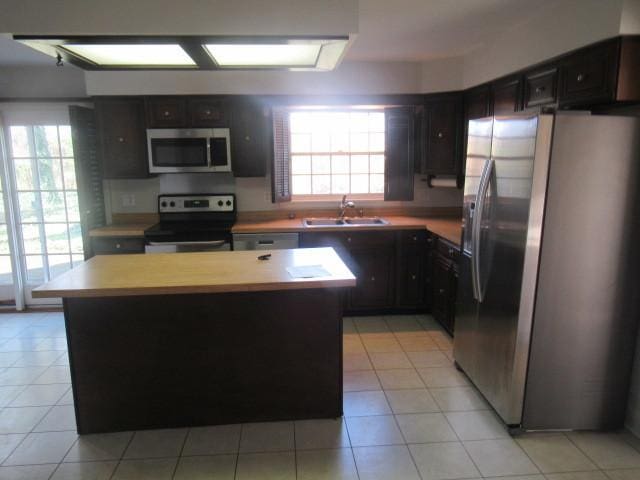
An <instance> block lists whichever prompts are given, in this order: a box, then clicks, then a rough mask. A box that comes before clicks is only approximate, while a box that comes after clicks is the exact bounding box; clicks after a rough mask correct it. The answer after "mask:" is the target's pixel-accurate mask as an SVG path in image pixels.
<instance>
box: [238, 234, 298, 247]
mask: <svg viewBox="0 0 640 480" xmlns="http://www.w3.org/2000/svg"><path fill="white" fill-rule="evenodd" d="M284 248H298V234H297V233H234V234H233V249H234V250H282V249H284Z"/></svg>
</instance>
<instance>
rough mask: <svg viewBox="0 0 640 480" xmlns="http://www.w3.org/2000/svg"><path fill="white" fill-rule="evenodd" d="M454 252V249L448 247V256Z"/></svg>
mask: <svg viewBox="0 0 640 480" xmlns="http://www.w3.org/2000/svg"><path fill="white" fill-rule="evenodd" d="M454 253H455V250H454V249H453V248H450V249H449V255H450V256H453V254H454Z"/></svg>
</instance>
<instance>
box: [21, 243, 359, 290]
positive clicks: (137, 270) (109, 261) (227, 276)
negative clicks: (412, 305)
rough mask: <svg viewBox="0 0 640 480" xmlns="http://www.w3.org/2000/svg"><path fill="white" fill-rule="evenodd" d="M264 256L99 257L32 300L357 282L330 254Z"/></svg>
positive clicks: (295, 251)
mask: <svg viewBox="0 0 640 480" xmlns="http://www.w3.org/2000/svg"><path fill="white" fill-rule="evenodd" d="M260 253H264V252H256V251H243V252H199V253H157V254H135V255H98V256H96V257H93V258H91V259H90V260H88V261H87V262H85V263H83V264H81V265H80V266H78V267H76V268H74V269H73V270H70V271H68V272H66V273H64V274H62V275H60V276H58V277H56V278H55V279H54V280H52V281H50V282H48V283H45V284H44V285H41V286H40V287H38V288H36V289H34V290H33V292H32V294H33V296H34V297H35V298H55V297H114V296H128V295H167V294H185V293H225V292H250V291H253V292H256V291H274V290H298V289H306V288H339V287H353V286H355V284H356V279H355V277H354V275H353V274H352V273H351V271H350V270H349V269H348V268H347V266H346V265H345V264H344V263H343V262H342V260H340V257H338V255H337V254H336V252H335V251H334V250H333V249H332V248H300V249H291V250H274V251H272V252H270V253H271V259H270V260H264V261H263V260H258V258H257V257H258V255H259V254H260ZM302 265H322V266H323V267H324V269H325V270H327V271H328V272H329V274H330V275H329V276H324V277H317V278H293V277H291V275H290V274H289V272H287V270H286V269H287V267H292V266H302Z"/></svg>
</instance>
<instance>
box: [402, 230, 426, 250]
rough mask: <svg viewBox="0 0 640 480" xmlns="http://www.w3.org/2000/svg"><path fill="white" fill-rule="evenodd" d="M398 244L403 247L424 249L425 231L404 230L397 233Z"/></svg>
mask: <svg viewBox="0 0 640 480" xmlns="http://www.w3.org/2000/svg"><path fill="white" fill-rule="evenodd" d="M399 236H400V243H401V244H402V245H403V246H407V247H410V246H414V245H415V246H420V247H424V244H425V241H426V239H427V232H426V230H404V231H401V232H400V233H399Z"/></svg>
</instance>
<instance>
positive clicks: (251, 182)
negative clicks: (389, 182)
mask: <svg viewBox="0 0 640 480" xmlns="http://www.w3.org/2000/svg"><path fill="white" fill-rule="evenodd" d="M421 179H422V177H420V176H416V177H415V181H414V200H413V201H411V202H383V201H358V202H357V207H358V208H364V209H366V208H367V207H394V206H407V207H425V206H429V207H452V206H453V207H457V206H460V205H462V190H459V189H457V188H428V187H427V184H426V182H423V181H421ZM104 187H105V188H104V189H105V198H106V203H107V206H108V210H109V211H110V212H111V213H155V212H156V211H157V208H158V207H157V197H158V195H159V194H161V193H184V192H211V193H235V194H236V195H237V201H238V210H239V211H269V210H278V209H280V210H285V211H291V210H299V209H308V208H311V207H310V205H309V203H306V202H303V203H301V202H290V203H282V204H273V203H271V178H270V177H269V176H267V177H264V178H233V177H232V176H231V175H227V174H194V175H189V174H184V175H183V174H178V175H159V176H158V177H154V178H149V179H144V180H105V182H104ZM131 194H133V195H134V201H135V205H125V204H126V203H129V202H130V200H131V198H130V196H131ZM124 196H126V197H127V198H123V197H124ZM335 206H336V202H314V204H313V208H326V207H328V208H333V207H335Z"/></svg>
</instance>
